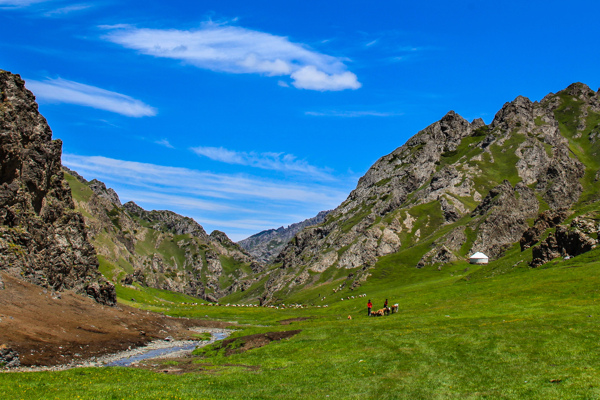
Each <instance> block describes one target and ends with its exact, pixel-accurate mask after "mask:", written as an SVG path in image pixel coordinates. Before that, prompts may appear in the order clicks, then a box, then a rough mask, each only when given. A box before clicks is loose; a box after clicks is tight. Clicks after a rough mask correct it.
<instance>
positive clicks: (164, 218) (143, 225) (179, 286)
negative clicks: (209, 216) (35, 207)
mask: <svg viewBox="0 0 600 400" xmlns="http://www.w3.org/2000/svg"><path fill="white" fill-rule="evenodd" d="M65 177H66V179H67V181H68V183H69V185H70V187H71V191H72V193H73V199H74V201H75V206H76V209H77V210H79V211H80V212H81V213H82V214H83V215H84V218H85V225H86V226H87V228H88V231H89V233H90V238H91V241H92V243H93V244H94V247H95V249H96V251H97V253H98V258H99V260H100V269H101V271H102V273H103V274H104V275H105V276H106V277H108V278H109V279H111V280H112V281H114V282H115V283H118V284H123V285H136V284H137V285H144V286H149V287H153V288H157V289H166V290H171V291H175V292H180V293H185V294H188V295H192V296H197V297H202V298H204V299H207V300H210V301H217V300H218V299H220V298H222V297H223V296H226V295H227V294H231V293H233V292H236V291H241V290H244V289H245V288H247V287H248V286H250V285H251V284H252V283H254V282H255V281H256V278H255V277H254V275H255V274H257V273H259V272H261V271H262V270H263V266H262V265H260V264H259V263H257V262H256V261H254V260H253V258H252V257H251V256H250V255H249V254H248V253H246V252H245V251H244V250H243V249H242V248H241V247H239V246H238V245H237V244H235V243H234V242H232V241H231V240H229V238H228V237H227V235H225V234H224V233H223V232H219V231H214V232H213V233H211V234H210V235H207V234H206V232H205V231H204V228H202V226H201V225H200V224H198V223H197V222H196V221H194V220H193V219H191V218H188V217H184V216H181V215H179V214H176V213H174V212H172V211H166V210H162V211H157V210H153V211H146V210H144V209H143V208H141V207H140V206H138V205H137V204H135V203H134V202H131V201H130V202H128V203H125V204H124V205H121V202H120V200H119V197H118V195H117V193H116V192H115V191H114V190H113V189H110V188H107V187H106V185H105V184H104V183H102V182H100V181H98V180H96V179H94V180H92V181H89V182H88V181H86V180H85V179H84V178H83V177H82V176H81V175H79V174H77V173H76V172H75V171H71V170H68V169H67V168H65Z"/></svg>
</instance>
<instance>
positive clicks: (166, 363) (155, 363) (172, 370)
mask: <svg viewBox="0 0 600 400" xmlns="http://www.w3.org/2000/svg"><path fill="white" fill-rule="evenodd" d="M198 361H199V358H198V357H184V358H178V359H176V360H173V359H172V358H155V359H152V360H144V361H143V362H140V363H138V364H135V365H132V367H134V368H140V369H144V370H147V371H153V372H157V373H162V374H170V375H181V374H188V373H207V374H218V373H219V372H220V371H221V370H223V369H224V368H243V369H245V370H247V371H255V372H256V371H259V370H260V365H245V364H221V365H215V364H210V363H199V362H198Z"/></svg>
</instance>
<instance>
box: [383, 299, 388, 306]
mask: <svg viewBox="0 0 600 400" xmlns="http://www.w3.org/2000/svg"><path fill="white" fill-rule="evenodd" d="M387 304H388V302H387V299H385V304H384V305H383V308H387Z"/></svg>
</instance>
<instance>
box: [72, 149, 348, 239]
mask: <svg viewBox="0 0 600 400" xmlns="http://www.w3.org/2000/svg"><path fill="white" fill-rule="evenodd" d="M62 161H63V164H64V165H66V166H68V167H69V168H71V169H73V170H75V171H77V172H78V173H80V174H81V175H83V176H84V177H86V178H87V179H88V180H91V179H93V178H96V179H99V180H101V181H103V182H104V183H106V185H107V186H108V187H112V188H113V189H115V190H116V191H117V193H118V194H119V197H120V198H121V200H122V201H129V200H133V201H135V202H136V203H138V204H139V205H140V206H142V207H144V208H146V209H159V210H165V209H166V210H171V211H174V212H177V213H179V214H182V215H186V216H189V217H192V218H194V219H195V220H196V221H198V223H200V224H202V225H203V226H204V227H205V229H207V231H210V230H212V229H219V230H222V231H225V232H227V234H228V235H229V236H230V237H232V238H234V239H236V240H239V239H242V238H244V237H248V236H250V235H252V234H254V233H257V232H258V231H260V230H263V229H269V228H277V227H279V226H282V225H289V224H291V223H294V222H298V221H301V220H303V219H306V218H310V217H313V216H315V215H316V214H317V212H319V211H322V210H328V209H332V208H334V207H336V206H337V205H339V204H340V203H341V202H342V201H343V200H344V199H345V198H346V197H347V195H348V193H349V191H350V189H351V188H350V187H349V186H350V185H352V184H355V183H356V180H355V179H352V180H344V181H340V182H335V184H336V185H337V187H334V185H333V184H331V183H328V184H326V185H320V184H317V183H308V184H298V183H294V182H291V181H289V180H281V181H277V180H269V179H264V178H261V177H257V176H246V175H230V174H216V173H211V172H206V171H199V170H194V169H188V168H179V167H169V166H161V165H155V164H148V163H139V162H133V161H125V160H117V159H112V158H106V157H99V156H93V157H87V156H80V155H74V154H64V153H63V156H62ZM342 185H343V186H342Z"/></svg>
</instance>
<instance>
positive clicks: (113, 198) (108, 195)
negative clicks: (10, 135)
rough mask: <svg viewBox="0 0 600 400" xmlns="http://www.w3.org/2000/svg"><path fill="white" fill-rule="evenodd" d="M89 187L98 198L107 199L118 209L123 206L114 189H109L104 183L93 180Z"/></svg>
mask: <svg viewBox="0 0 600 400" xmlns="http://www.w3.org/2000/svg"><path fill="white" fill-rule="evenodd" d="M77 175H79V174H77ZM79 176H80V178H81V175H79ZM88 186H89V187H90V189H92V191H93V192H94V193H96V194H97V195H98V197H102V198H105V199H106V200H108V201H110V202H111V203H113V204H114V205H115V206H117V207H121V206H122V205H121V200H119V196H118V195H117V192H115V191H114V190H113V189H112V188H107V187H106V185H105V184H104V182H100V181H99V180H97V179H92V180H91V181H90V183H89V185H88Z"/></svg>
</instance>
